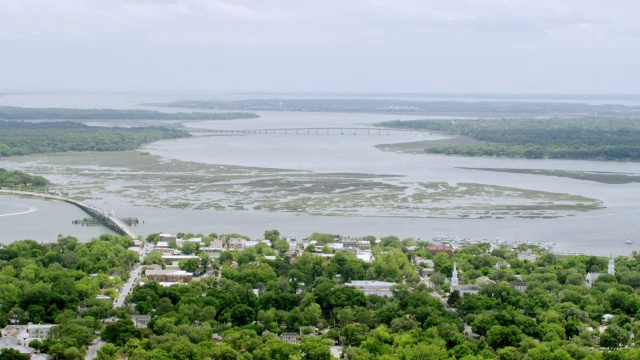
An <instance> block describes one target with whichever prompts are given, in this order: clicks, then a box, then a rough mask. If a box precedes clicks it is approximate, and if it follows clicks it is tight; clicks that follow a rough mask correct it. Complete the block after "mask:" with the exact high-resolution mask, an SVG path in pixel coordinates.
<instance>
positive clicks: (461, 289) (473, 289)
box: [450, 262, 480, 297]
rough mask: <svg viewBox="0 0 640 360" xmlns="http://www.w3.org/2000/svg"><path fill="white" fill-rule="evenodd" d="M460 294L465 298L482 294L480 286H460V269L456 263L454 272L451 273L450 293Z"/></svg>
mask: <svg viewBox="0 0 640 360" xmlns="http://www.w3.org/2000/svg"><path fill="white" fill-rule="evenodd" d="M456 290H458V293H460V296H461V297H464V296H465V295H467V294H474V295H475V294H478V293H479V292H480V286H479V285H475V284H471V285H460V284H458V269H457V268H456V263H455V262H454V263H453V272H452V273H451V286H450V291H451V292H453V291H456Z"/></svg>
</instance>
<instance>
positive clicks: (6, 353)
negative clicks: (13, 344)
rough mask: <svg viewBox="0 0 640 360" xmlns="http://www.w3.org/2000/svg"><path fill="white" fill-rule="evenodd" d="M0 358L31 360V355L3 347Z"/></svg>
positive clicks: (2, 359) (5, 359) (4, 359)
mask: <svg viewBox="0 0 640 360" xmlns="http://www.w3.org/2000/svg"><path fill="white" fill-rule="evenodd" d="M0 360H29V357H28V356H27V355H23V354H20V352H19V351H18V350H14V349H2V350H0Z"/></svg>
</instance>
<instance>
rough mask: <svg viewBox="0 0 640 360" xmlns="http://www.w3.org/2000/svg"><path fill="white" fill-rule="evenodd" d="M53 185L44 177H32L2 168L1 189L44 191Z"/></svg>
mask: <svg viewBox="0 0 640 360" xmlns="http://www.w3.org/2000/svg"><path fill="white" fill-rule="evenodd" d="M50 184H51V183H50V182H49V180H47V179H46V178H45V177H43V176H35V175H30V174H27V173H25V172H22V171H19V170H7V169H4V168H0V189H1V188H9V189H12V190H26V189H29V190H42V189H44V188H45V187H46V186H48V185H50Z"/></svg>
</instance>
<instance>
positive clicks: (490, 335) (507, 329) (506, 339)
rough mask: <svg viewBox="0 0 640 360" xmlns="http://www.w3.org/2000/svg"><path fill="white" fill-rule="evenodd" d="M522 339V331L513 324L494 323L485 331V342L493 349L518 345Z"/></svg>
mask: <svg viewBox="0 0 640 360" xmlns="http://www.w3.org/2000/svg"><path fill="white" fill-rule="evenodd" d="M520 340H522V331H520V329H519V328H518V327H516V326H515V325H510V326H500V325H495V326H493V327H491V328H490V329H489V331H487V343H488V344H489V346H491V347H492V348H494V349H500V348H504V347H507V346H518V344H519V343H520Z"/></svg>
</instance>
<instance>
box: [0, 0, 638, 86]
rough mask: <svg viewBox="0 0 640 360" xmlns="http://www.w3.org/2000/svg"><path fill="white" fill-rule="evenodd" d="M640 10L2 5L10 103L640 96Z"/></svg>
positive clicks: (557, 5) (18, 1) (563, 4)
mask: <svg viewBox="0 0 640 360" xmlns="http://www.w3.org/2000/svg"><path fill="white" fill-rule="evenodd" d="M639 18H640V1H637V0H606V1H605V0H535V1H534V0H439V1H436V0H236V1H232V0H39V1H38V0H0V91H13V90H100V91H105V90H106V91H152V92H167V91H175V92H205V93H206V92H426V93H430V92H444V93H552V94H556V93H596V94H610V93H616V94H640V71H638V66H639V64H640V21H638V19H639Z"/></svg>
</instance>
